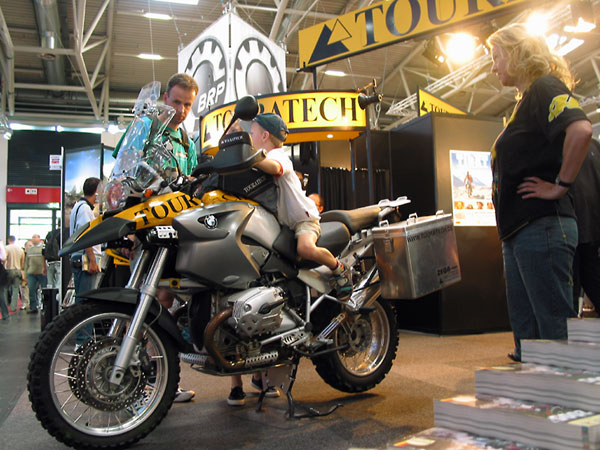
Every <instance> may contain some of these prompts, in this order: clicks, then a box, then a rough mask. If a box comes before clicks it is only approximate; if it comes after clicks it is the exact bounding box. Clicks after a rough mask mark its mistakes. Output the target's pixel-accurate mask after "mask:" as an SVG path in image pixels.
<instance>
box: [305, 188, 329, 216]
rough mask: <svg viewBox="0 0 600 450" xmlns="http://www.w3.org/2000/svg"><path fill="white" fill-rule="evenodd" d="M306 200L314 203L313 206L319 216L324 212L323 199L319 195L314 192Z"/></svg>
mask: <svg viewBox="0 0 600 450" xmlns="http://www.w3.org/2000/svg"><path fill="white" fill-rule="evenodd" d="M308 198H310V199H311V200H312V201H313V202H315V206H316V207H317V210H318V211H319V214H321V213H322V212H323V211H324V210H325V206H324V205H323V197H321V196H320V195H319V194H317V193H316V192H315V193H313V194H310V195H309V196H308Z"/></svg>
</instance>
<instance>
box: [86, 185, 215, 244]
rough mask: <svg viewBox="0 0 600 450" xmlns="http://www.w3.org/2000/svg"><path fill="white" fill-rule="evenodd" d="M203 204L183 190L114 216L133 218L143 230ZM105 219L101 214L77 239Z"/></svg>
mask: <svg viewBox="0 0 600 450" xmlns="http://www.w3.org/2000/svg"><path fill="white" fill-rule="evenodd" d="M201 206H203V205H202V203H201V202H200V200H199V199H197V198H193V197H190V196H189V195H186V194H184V193H182V192H171V193H168V194H164V195H161V196H159V197H155V198H152V199H150V200H148V201H146V202H144V203H140V204H139V205H135V206H132V207H131V208H127V209H126V210H124V211H121V212H120V213H119V214H116V215H114V216H112V217H118V218H119V219H125V220H131V221H132V222H135V229H136V230H141V229H143V228H149V227H155V226H157V225H171V223H172V222H173V217H176V216H178V215H179V214H181V213H182V212H183V211H187V210H190V209H195V208H200V207H201ZM103 219H104V216H100V217H98V218H96V219H94V220H93V221H91V222H90V223H89V226H88V228H86V230H85V231H84V232H83V233H81V235H80V236H78V237H77V240H79V239H80V238H81V236H83V235H84V234H86V233H87V232H88V231H90V230H92V229H93V228H94V227H95V226H97V225H98V224H100V223H101V222H102V220H103Z"/></svg>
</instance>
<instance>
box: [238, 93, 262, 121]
mask: <svg viewBox="0 0 600 450" xmlns="http://www.w3.org/2000/svg"><path fill="white" fill-rule="evenodd" d="M234 114H235V117H238V118H239V119H242V120H252V119H254V118H255V117H256V115H257V114H258V102H257V101H256V99H255V98H254V97H253V96H251V95H246V96H245V97H242V98H240V99H239V100H238V102H237V103H236V105H235V110H234Z"/></svg>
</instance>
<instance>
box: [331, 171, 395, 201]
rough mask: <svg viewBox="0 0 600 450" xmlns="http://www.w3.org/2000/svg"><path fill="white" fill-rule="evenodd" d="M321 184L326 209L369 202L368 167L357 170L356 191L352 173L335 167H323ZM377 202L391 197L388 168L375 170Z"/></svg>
mask: <svg viewBox="0 0 600 450" xmlns="http://www.w3.org/2000/svg"><path fill="white" fill-rule="evenodd" d="M321 186H322V192H321V196H322V197H323V201H324V205H325V210H331V209H352V208H354V207H355V205H356V208H359V207H361V206H367V205H369V204H370V202H369V175H368V171H367V169H358V170H357V171H356V191H355V192H352V173H351V171H350V170H347V169H338V168H335V167H322V168H321ZM374 189H375V202H376V203H377V202H378V201H379V200H381V199H384V198H389V197H390V175H389V171H388V170H375V186H374Z"/></svg>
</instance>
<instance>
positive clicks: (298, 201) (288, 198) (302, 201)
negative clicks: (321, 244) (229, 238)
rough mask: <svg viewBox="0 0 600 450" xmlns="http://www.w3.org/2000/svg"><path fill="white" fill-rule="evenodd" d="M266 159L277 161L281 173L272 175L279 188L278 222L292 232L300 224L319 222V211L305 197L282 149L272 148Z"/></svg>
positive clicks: (291, 165) (290, 161)
mask: <svg viewBox="0 0 600 450" xmlns="http://www.w3.org/2000/svg"><path fill="white" fill-rule="evenodd" d="M267 159H272V160H274V161H277V162H278V163H279V165H280V166H281V169H282V171H281V172H280V173H278V174H275V175H273V178H274V179H275V183H276V184H277V186H278V187H279V195H278V198H277V218H278V219H279V222H280V223H282V224H284V225H287V226H288V227H289V228H291V229H292V230H293V229H294V228H295V227H296V225H297V224H298V223H300V222H304V221H306V220H319V219H320V218H321V216H320V215H319V210H318V209H317V206H316V205H315V202H313V201H312V200H311V199H310V198H308V197H307V196H306V194H305V193H304V191H303V190H302V186H301V185H300V180H299V179H298V176H297V175H296V172H294V166H293V164H292V160H291V159H290V158H289V157H288V155H287V154H286V153H285V152H284V151H283V149H282V148H274V149H273V150H270V151H269V152H268V153H267Z"/></svg>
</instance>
